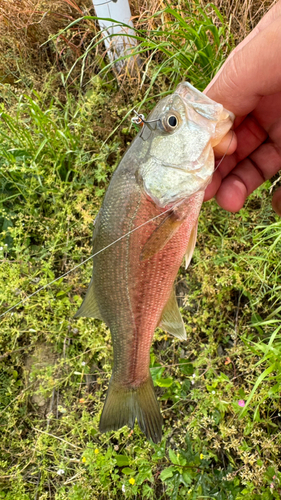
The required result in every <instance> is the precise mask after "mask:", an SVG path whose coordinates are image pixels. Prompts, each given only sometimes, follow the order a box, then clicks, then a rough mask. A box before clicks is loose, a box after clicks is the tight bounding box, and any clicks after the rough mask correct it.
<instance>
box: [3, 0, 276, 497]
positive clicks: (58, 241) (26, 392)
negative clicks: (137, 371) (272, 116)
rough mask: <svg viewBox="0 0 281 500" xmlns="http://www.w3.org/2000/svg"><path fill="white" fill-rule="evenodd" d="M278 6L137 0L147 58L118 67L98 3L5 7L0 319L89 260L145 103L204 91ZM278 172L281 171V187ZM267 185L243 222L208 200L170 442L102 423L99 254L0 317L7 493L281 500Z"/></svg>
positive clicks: (179, 354)
mask: <svg viewBox="0 0 281 500" xmlns="http://www.w3.org/2000/svg"><path fill="white" fill-rule="evenodd" d="M271 5H272V2H271V1H262V0H256V1H251V0H248V1H246V2H245V1H242V0H228V1H226V2H225V1H224V2H223V1H222V0H218V1H217V2H215V3H214V4H210V3H208V4H207V3H206V2H204V1H203V0H196V1H195V0H194V1H190V2H188V1H187V0H181V1H180V0H178V1H176V0H174V1H173V0H165V1H162V0H158V1H156V2H154V1H151V0H140V1H138V2H137V1H132V11H133V18H134V24H135V26H136V39H137V48H136V49H135V51H136V53H138V54H139V56H140V59H139V60H140V61H141V65H140V67H139V68H138V69H137V70H136V71H135V73H134V75H133V76H132V75H130V74H129V73H128V72H126V71H124V74H123V75H119V76H118V77H117V76H116V75H115V74H114V70H113V68H112V67H111V66H110V65H109V64H108V60H107V57H106V54H105V51H104V47H103V45H102V35H101V33H100V32H99V29H98V24H97V21H96V19H95V18H94V17H93V16H94V12H93V8H92V5H91V2H90V0H89V2H87V1H86V0H85V2H82V1H78V0H76V2H75V1H74V0H44V1H36V0H13V2H11V1H10V0H0V51H1V57H0V111H1V115H0V176H1V182H0V229H1V235H0V240H1V241H0V260H1V266H0V303H1V312H2V313H4V312H5V311H6V310H7V309H8V308H10V307H12V306H13V305H14V304H16V303H17V302H19V301H20V300H22V299H26V298H27V296H28V295H29V294H32V293H33V292H35V291H36V290H37V289H38V288H40V287H43V286H44V285H46V284H47V283H49V282H50V281H52V280H53V279H54V278H56V277H59V276H60V275H62V274H64V273H66V272H68V271H70V270H72V269H73V268H74V267H75V266H77V265H78V264H80V263H81V262H82V261H83V260H84V259H85V258H87V257H89V256H90V255H91V235H92V230H93V220H94V218H95V216H96V214H97V212H98V210H99V207H100V204H101V201H102V197H103V194H104V192H105V189H106V187H107V185H108V182H109V179H110V177H111V174H112V172H113V170H114V169H115V168H116V166H117V164H118V162H119V160H120V158H121V156H122V154H123V153H124V151H125V149H126V147H127V146H128V145H129V144H130V141H131V140H132V138H133V136H134V135H135V134H136V130H135V128H134V127H133V126H132V125H131V122H130V117H131V116H132V110H133V109H139V110H141V112H144V113H147V112H148V111H149V110H150V109H151V108H152V107H153V105H154V104H155V102H157V101H158V99H159V98H160V97H161V96H163V95H165V94H166V93H167V92H172V91H173V89H174V88H175V86H176V84H177V83H178V82H179V81H181V80H183V79H187V80H188V81H190V82H191V83H192V84H193V85H195V86H196V87H198V88H199V89H201V90H202V89H203V88H204V87H205V86H206V84H207V83H208V82H209V81H210V79H211V78H212V76H213V75H214V73H215V72H216V71H217V69H218V68H219V67H220V65H221V64H222V63H223V61H224V60H225V58H226V56H227V54H228V53H229V52H230V51H231V50H232V48H233V47H234V46H235V45H236V44H237V43H238V42H239V41H240V40H241V39H243V38H244V37H245V35H246V34H247V33H248V32H249V31H250V30H251V29H252V28H253V27H254V26H255V25H256V23H257V22H258V20H259V19H260V18H261V17H262V15H263V14H264V13H265V12H266V11H267V10H268V8H269V7H270V6H271ZM277 182H279V178H278V176H276V178H275V179H274V183H277ZM271 189H272V182H266V183H265V184H264V185H263V186H262V187H261V188H260V189H258V190H257V191H256V192H255V193H254V194H253V195H252V196H251V197H250V198H249V200H248V201H247V203H246V205H245V207H244V208H243V209H242V210H241V211H240V212H239V213H238V214H230V213H227V212H225V211H223V210H222V209H220V208H219V207H218V206H217V205H216V203H215V201H212V202H208V203H206V204H205V205H204V207H203V209H202V212H201V217H200V226H199V232H198V243H197V246H196V250H195V254H194V257H193V260H192V263H191V266H190V268H189V270H188V273H186V272H185V271H184V270H183V269H181V270H180V273H179V276H178V282H177V295H178V299H179V303H180V306H181V311H182V314H183V316H184V319H185V323H186V329H187V333H188V340H187V341H186V342H179V341H178V340H176V339H173V338H170V337H169V336H167V335H166V334H165V333H164V332H162V331H161V330H158V331H157V332H156V335H155V342H154V344H153V346H152V349H151V371H152V375H153V379H154V383H155V386H156V390H157V394H158V397H159V400H160V402H161V407H162V412H163V415H164V437H163V441H162V443H161V444H159V445H154V444H152V443H149V442H147V441H146V440H145V439H144V436H143V435H142V434H141V432H140V431H139V429H138V426H136V427H135V429H134V431H133V432H130V431H129V429H127V428H124V429H121V430H120V431H118V432H115V433H108V434H106V435H100V434H99V433H98V421H99V414H100V411H101V408H102V404H103V400H104V395H105V391H106V388H107V384H108V380H109V376H110V372H111V364H112V346H111V342H110V335H109V331H108V330H107V329H106V328H105V325H104V324H103V323H102V322H100V321H97V320H90V319H79V320H78V321H77V320H73V315H74V313H75V311H76V310H77V308H78V306H79V305H80V303H81V300H82V296H83V295H84V293H85V290H86V287H87V284H88V283H89V280H90V276H91V272H92V263H91V262H88V263H87V264H85V265H84V266H81V267H79V268H77V269H75V270H74V271H73V272H70V273H69V274H68V275H67V276H66V277H65V279H60V280H59V281H56V283H54V284H53V285H51V286H50V287H48V288H46V289H44V290H43V291H42V292H40V293H38V294H37V295H34V296H33V297H32V298H30V299H29V300H27V301H26V302H25V303H24V304H21V305H20V306H18V307H16V308H15V309H14V310H13V311H11V312H9V313H7V314H5V315H2V316H0V322H1V330H0V434H1V439H0V499H2V498H3V499H6V500H45V499H49V500H66V499H67V500H87V499H89V500H90V499H91V500H92V499H108V498H112V499H118V498H127V499H130V498H135V499H172V500H176V499H180V498H187V499H192V500H195V499H196V500H199V499H200V500H201V499H218V500H225V499H229V500H234V499H237V500H240V499H251V500H252V499H253V500H254V499H262V500H271V499H273V498H280V497H281V483H280V482H281V472H280V466H281V435H280V426H281V405H280V389H281V369H280V361H279V360H280V356H281V335H280V328H281V323H280V319H281V317H280V313H281V305H280V289H281V274H280V251H281V222H280V220H279V218H277V216H276V215H275V214H274V213H273V212H272V209H271V204H270V190H271Z"/></svg>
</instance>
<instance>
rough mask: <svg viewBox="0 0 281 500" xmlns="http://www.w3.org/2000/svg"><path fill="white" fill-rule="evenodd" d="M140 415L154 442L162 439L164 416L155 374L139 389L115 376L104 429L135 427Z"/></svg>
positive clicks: (102, 416)
mask: <svg viewBox="0 0 281 500" xmlns="http://www.w3.org/2000/svg"><path fill="white" fill-rule="evenodd" d="M136 418H137V420H138V424H139V426H140V428H141V430H142V431H143V432H144V434H145V435H146V437H147V438H148V439H152V441H153V442H154V443H158V442H159V441H161V438H162V430H161V428H162V422H163V419H162V416H161V413H160V409H159V405H158V402H157V399H156V395H155V392H154V387H153V382H152V378H151V375H149V378H148V379H147V380H146V381H145V382H144V383H143V384H142V385H140V386H139V387H137V388H136V389H130V388H126V387H124V386H122V385H121V384H119V383H117V382H115V381H114V379H112V380H111V381H110V384H109V388H108V391H107V395H106V400H105V403H104V407H103V411H102V414H101V419H100V424H99V429H100V431H101V432H107V431H116V430H117V429H120V427H123V426H124V425H128V426H129V427H130V428H131V429H133V428H134V424H135V419H136Z"/></svg>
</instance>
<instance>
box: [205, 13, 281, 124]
mask: <svg viewBox="0 0 281 500" xmlns="http://www.w3.org/2000/svg"><path fill="white" fill-rule="evenodd" d="M280 46H281V16H279V17H277V19H276V20H275V21H273V22H272V23H271V24H270V25H269V26H267V27H266V28H265V29H263V30H262V31H261V32H260V33H259V34H257V35H256V36H255V37H253V38H252V39H251V40H249V42H248V43H247V44H245V45H244V46H243V47H242V48H241V49H240V50H238V51H237V52H236V53H234V54H232V56H231V57H230V58H229V59H227V60H226V62H225V64H224V65H223V67H222V68H221V70H220V72H219V74H218V76H217V78H215V79H214V81H213V83H212V82H211V84H210V85H209V87H208V89H207V92H206V93H207V95H208V96H209V97H210V98H211V99H213V100H214V101H217V102H220V103H221V104H223V106H224V107H225V108H226V109H229V110H231V111H232V112H233V113H234V114H235V115H236V116H244V115H247V114H248V113H250V112H251V111H253V109H255V107H256V106H257V104H258V102H259V101H260V99H261V97H263V96H265V95H270V94H274V93H277V92H278V91H280V88H281V71H280V65H279V60H280Z"/></svg>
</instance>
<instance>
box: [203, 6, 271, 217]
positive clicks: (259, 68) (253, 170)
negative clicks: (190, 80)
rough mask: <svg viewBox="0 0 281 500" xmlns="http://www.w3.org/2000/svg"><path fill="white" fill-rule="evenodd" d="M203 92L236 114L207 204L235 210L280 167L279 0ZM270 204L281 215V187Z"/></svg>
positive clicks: (221, 148)
mask: <svg viewBox="0 0 281 500" xmlns="http://www.w3.org/2000/svg"><path fill="white" fill-rule="evenodd" d="M205 93H206V94H207V95H208V96H209V97H210V98H211V99H214V100H215V101H217V102H220V103H222V104H223V106H224V107H225V108H226V109H229V110H230V111H232V112H233V113H234V114H235V115H236V120H235V122H234V130H235V134H233V132H229V133H228V134H227V136H226V137H225V138H224V139H223V141H222V142H221V143H220V144H219V145H218V146H217V147H216V148H215V153H216V157H221V156H223V154H224V152H225V151H226V150H227V148H228V151H227V156H226V157H225V159H224V160H223V161H222V163H221V164H220V166H219V167H218V169H217V170H216V171H215V173H214V176H213V180H212V182H211V183H210V185H209V186H208V187H207V189H206V193H205V200H209V199H210V198H212V197H213V196H214V195H216V199H217V202H218V204H219V205H220V206H221V207H222V208H224V209H226V210H229V211H230V212H237V211H238V210H240V208H242V206H243V204H244V202H245V200H246V198H247V196H248V195H249V194H250V193H252V191H254V190H255V189H256V188H257V187H258V186H260V185H261V184H262V183H263V182H264V181H265V180H266V179H270V178H271V177H272V176H273V175H274V174H276V173H277V172H278V170H279V169H280V168H281V0H279V1H278V2H277V3H276V4H275V5H274V7H272V8H271V9H270V10H269V12H268V13H267V14H266V15H265V16H264V17H263V18H262V20H261V21H260V22H259V24H258V25H257V26H256V28H255V29H254V30H253V31H252V32H251V33H250V34H249V35H248V37H246V38H245V40H243V42H241V43H240V44H239V45H238V46H237V47H236V48H235V49H234V51H233V52H232V53H231V55H230V56H229V57H228V59H227V60H226V62H225V64H224V65H223V67H222V68H221V69H220V71H219V72H218V73H217V75H216V76H215V77H214V79H213V80H212V82H211V83H210V84H209V85H208V87H207V88H206V90H205ZM231 134H233V139H232V141H231V143H230V140H231ZM272 205H273V208H274V210H275V211H276V212H277V213H278V215H281V189H280V190H277V191H276V192H275V193H274V196H273V200H272Z"/></svg>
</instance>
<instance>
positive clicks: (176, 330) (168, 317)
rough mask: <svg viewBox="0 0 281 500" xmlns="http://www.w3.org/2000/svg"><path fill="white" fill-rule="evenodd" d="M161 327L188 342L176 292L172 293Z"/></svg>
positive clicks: (164, 310) (163, 313)
mask: <svg viewBox="0 0 281 500" xmlns="http://www.w3.org/2000/svg"><path fill="white" fill-rule="evenodd" d="M159 326H160V328H162V329H163V330H166V331H167V332H168V333H170V334H171V335H174V336H175V337H177V338H179V339H181V340H186V331H185V326H184V322H183V319H182V317H181V313H180V311H179V307H178V303H177V299H176V295H175V291H174V290H173V291H172V293H171V296H170V298H169V300H168V302H167V304H166V306H165V307H164V309H163V312H162V317H161V321H160V323H159Z"/></svg>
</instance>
